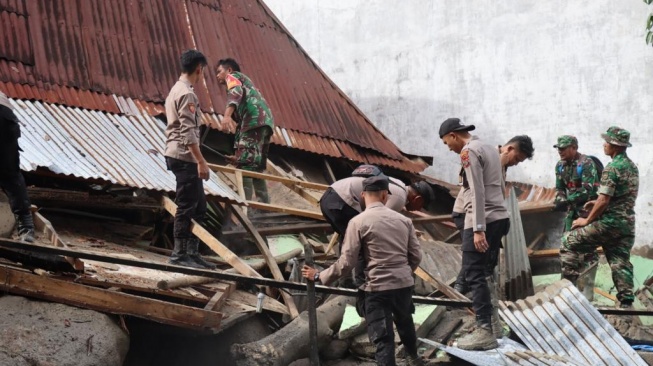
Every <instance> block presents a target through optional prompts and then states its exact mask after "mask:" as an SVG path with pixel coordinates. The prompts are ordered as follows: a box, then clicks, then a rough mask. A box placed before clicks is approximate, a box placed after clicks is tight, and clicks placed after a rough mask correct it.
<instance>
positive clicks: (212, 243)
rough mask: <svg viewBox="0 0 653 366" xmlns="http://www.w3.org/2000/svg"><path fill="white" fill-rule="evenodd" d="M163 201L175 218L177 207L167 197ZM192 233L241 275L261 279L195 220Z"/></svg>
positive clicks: (192, 224)
mask: <svg viewBox="0 0 653 366" xmlns="http://www.w3.org/2000/svg"><path fill="white" fill-rule="evenodd" d="M162 201H163V202H162V204H163V207H164V208H165V209H166V211H168V212H169V213H170V215H172V216H175V213H176V212H177V205H176V204H175V203H174V202H173V201H172V200H171V199H170V198H169V197H167V196H163V198H162ZM191 232H192V233H193V234H194V235H195V236H197V237H198V238H199V239H200V240H202V242H204V243H205V244H206V245H207V246H208V247H209V248H211V250H213V251H214V252H215V253H217V254H218V255H219V256H221V257H222V258H223V259H224V260H225V261H226V262H227V263H229V264H230V265H231V266H232V267H234V268H235V269H236V270H237V271H238V272H240V273H241V274H244V275H246V276H256V277H261V275H260V274H258V272H256V271H255V270H254V269H253V268H252V267H250V266H249V265H248V264H247V263H245V262H244V261H243V260H242V259H240V258H239V257H238V256H237V255H236V254H235V253H234V252H232V251H231V250H229V248H227V247H226V246H225V245H224V244H222V243H221V242H220V241H219V240H218V239H216V238H215V237H214V236H213V235H211V233H209V232H208V230H206V229H205V228H203V227H202V226H201V225H200V224H198V223H197V222H196V221H195V220H192V222H191Z"/></svg>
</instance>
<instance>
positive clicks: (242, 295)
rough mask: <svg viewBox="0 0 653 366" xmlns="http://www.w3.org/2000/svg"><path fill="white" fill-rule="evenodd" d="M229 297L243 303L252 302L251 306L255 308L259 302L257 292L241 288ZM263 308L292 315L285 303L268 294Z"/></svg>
mask: <svg viewBox="0 0 653 366" xmlns="http://www.w3.org/2000/svg"><path fill="white" fill-rule="evenodd" d="M229 299H230V300H234V301H238V302H239V303H243V304H250V306H253V307H254V308H255V309H256V303H257V302H258V298H257V295H256V294H253V293H250V292H247V291H241V290H236V291H234V292H233V293H232V294H231V296H230V297H229ZM263 309H265V310H268V311H272V312H275V313H279V314H286V315H290V314H288V308H287V307H286V306H285V305H284V304H282V303H280V302H279V301H277V300H275V299H273V298H271V297H270V296H267V295H265V299H264V300H263Z"/></svg>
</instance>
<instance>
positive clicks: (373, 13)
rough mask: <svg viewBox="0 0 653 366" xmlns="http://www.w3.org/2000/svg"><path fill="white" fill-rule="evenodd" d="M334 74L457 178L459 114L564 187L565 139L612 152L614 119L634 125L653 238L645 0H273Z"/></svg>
mask: <svg viewBox="0 0 653 366" xmlns="http://www.w3.org/2000/svg"><path fill="white" fill-rule="evenodd" d="M266 3H267V4H268V6H270V8H271V9H272V10H273V11H274V12H275V14H276V15H277V16H278V17H279V18H280V19H281V21H282V22H283V23H284V25H285V26H286V27H287V28H288V29H289V30H290V31H291V33H292V34H293V36H294V37H295V38H296V39H297V40H298V41H299V43H300V44H301V45H302V46H303V47H304V49H306V51H307V52H308V53H309V54H310V55H311V57H312V58H313V59H314V60H315V61H316V62H317V63H318V64H319V65H320V66H321V67H322V68H323V69H324V70H325V72H326V73H327V74H328V75H329V76H330V77H331V78H332V79H333V80H334V81H335V82H336V83H337V84H338V85H339V86H340V87H341V88H342V89H343V90H344V91H345V92H346V93H347V94H348V95H349V96H350V97H351V98H352V99H353V100H354V102H356V103H357V104H358V106H359V107H360V108H361V109H362V110H363V111H364V112H365V113H366V114H367V115H368V117H370V119H371V120H372V121H373V122H374V123H375V124H376V125H377V126H378V127H379V128H380V129H381V130H382V131H384V133H385V134H386V135H388V136H389V137H390V138H391V139H393V140H394V141H395V143H397V144H398V145H399V146H400V147H401V148H402V150H404V151H405V152H408V153H414V154H422V155H434V156H435V162H436V163H435V166H436V168H431V169H430V170H429V171H428V173H429V174H431V175H433V176H435V177H438V178H440V179H444V180H447V181H451V182H455V181H456V174H457V167H458V164H459V163H458V159H457V157H456V156H455V155H454V154H453V153H451V152H448V151H447V150H446V149H445V147H444V146H443V145H442V143H441V142H440V140H439V138H438V136H437V129H438V126H439V125H440V122H441V121H443V120H444V119H446V118H447V117H450V116H458V117H460V118H462V119H463V120H464V121H465V123H473V124H475V125H476V126H477V133H478V134H479V135H480V136H482V137H483V138H485V139H486V140H488V141H491V142H494V143H497V144H498V143H501V142H504V141H505V140H507V139H509V138H510V137H511V136H513V135H516V134H528V135H530V136H531V137H532V138H533V140H534V142H535V158H534V159H533V160H532V161H529V162H526V163H524V164H522V165H520V166H518V167H515V168H512V169H511V171H510V172H509V177H508V178H509V179H511V180H518V181H524V182H529V183H535V184H540V185H545V186H553V183H554V173H553V166H554V165H555V163H556V161H557V160H558V158H557V154H556V152H555V150H554V149H553V148H552V145H553V144H554V142H555V138H556V137H557V136H558V135H562V134H574V135H576V136H577V137H578V139H579V144H580V151H581V152H583V153H589V154H595V155H597V156H599V157H600V158H601V159H602V160H603V161H604V163H606V164H607V162H608V161H609V158H608V157H606V156H604V155H603V154H602V148H601V144H602V141H601V139H600V137H599V134H600V133H601V132H603V131H604V130H605V129H607V127H609V126H610V125H613V124H617V125H620V126H622V127H624V128H626V129H628V130H630V131H631V133H632V135H633V136H632V143H633V145H634V146H633V148H631V149H629V155H630V156H631V157H632V158H633V160H634V161H635V162H636V163H637V164H638V166H639V169H640V177H641V179H640V194H639V199H638V203H637V208H636V209H637V213H638V226H637V230H638V231H637V242H638V244H651V243H652V242H653V240H652V239H651V237H653V225H652V224H653V208H652V207H651V203H650V202H651V197H652V191H653V178H652V177H651V173H652V170H651V165H653V151H652V149H653V142H652V141H651V138H652V137H653V121H652V118H651V114H652V112H653V106H652V104H653V47H650V46H646V44H645V42H644V26H645V21H646V17H647V15H648V14H649V13H650V12H651V11H652V10H653V8H652V7H648V6H647V5H646V4H644V2H643V1H641V0H621V1H612V0H591V1H590V0H579V1H563V0H552V1H532V0H497V1H492V2H483V3H479V2H468V1H459V0H457V1H456V0H440V1H424V0H421V1H420V0H402V1H391V0H375V1H371V0H366V1H362V0H322V1H319V0H314V1H308V0H266Z"/></svg>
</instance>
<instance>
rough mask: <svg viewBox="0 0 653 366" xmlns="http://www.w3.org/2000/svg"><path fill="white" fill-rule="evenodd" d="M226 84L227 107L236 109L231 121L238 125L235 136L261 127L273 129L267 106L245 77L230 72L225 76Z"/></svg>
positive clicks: (272, 120) (272, 121)
mask: <svg viewBox="0 0 653 366" xmlns="http://www.w3.org/2000/svg"><path fill="white" fill-rule="evenodd" d="M226 82H227V107H229V106H231V105H233V106H235V107H236V111H235V113H234V115H233V119H234V121H236V122H237V123H238V132H237V134H238V133H243V132H247V131H249V130H252V129H255V128H258V127H263V126H268V127H270V128H271V129H273V128H274V119H273V117H272V112H271V111H270V108H269V107H268V104H267V103H266V101H265V99H264V98H263V95H261V92H259V90H258V89H257V88H256V87H255V86H254V83H252V81H251V80H250V79H249V78H248V77H247V75H245V74H242V73H240V72H232V73H231V74H229V75H227V79H226Z"/></svg>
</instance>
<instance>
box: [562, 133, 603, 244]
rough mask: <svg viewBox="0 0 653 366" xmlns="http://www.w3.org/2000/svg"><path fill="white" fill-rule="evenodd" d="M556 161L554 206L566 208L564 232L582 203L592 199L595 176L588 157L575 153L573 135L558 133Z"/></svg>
mask: <svg viewBox="0 0 653 366" xmlns="http://www.w3.org/2000/svg"><path fill="white" fill-rule="evenodd" d="M553 147H554V148H556V149H558V154H559V155H560V161H558V164H556V167H555V173H556V197H555V201H554V203H555V205H556V207H555V209H556V210H557V211H564V210H567V216H565V228H564V231H569V230H571V223H572V222H573V221H574V220H576V219H577V218H579V217H580V216H581V214H582V213H583V205H584V204H585V202H587V201H590V200H593V199H596V190H597V189H598V188H599V180H600V179H601V177H599V174H598V171H597V168H596V164H595V163H594V160H592V158H591V157H589V156H587V155H583V154H581V153H579V152H578V140H577V139H576V137H574V136H569V135H565V136H560V137H558V143H557V144H556V145H553Z"/></svg>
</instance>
